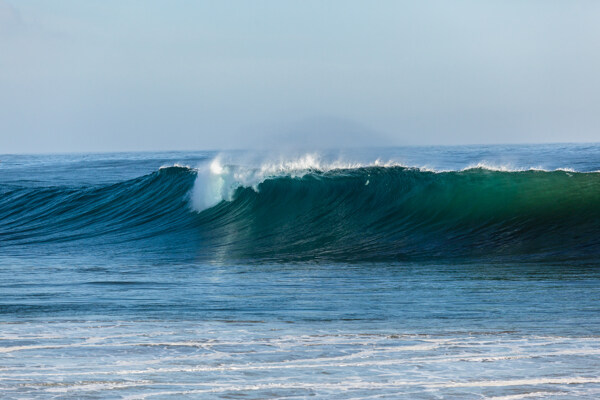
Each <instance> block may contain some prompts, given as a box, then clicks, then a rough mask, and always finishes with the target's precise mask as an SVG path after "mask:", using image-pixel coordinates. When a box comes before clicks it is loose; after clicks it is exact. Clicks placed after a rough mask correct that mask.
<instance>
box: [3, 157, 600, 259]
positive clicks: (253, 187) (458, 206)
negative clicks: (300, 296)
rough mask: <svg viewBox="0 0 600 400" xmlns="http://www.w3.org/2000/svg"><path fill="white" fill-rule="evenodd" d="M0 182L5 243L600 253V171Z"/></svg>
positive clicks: (388, 166)
mask: <svg viewBox="0 0 600 400" xmlns="http://www.w3.org/2000/svg"><path fill="white" fill-rule="evenodd" d="M313 161H314V160H313ZM0 190H1V191H2V198H1V200H0V246H1V247H2V248H4V249H8V248H10V247H12V246H19V247H21V248H22V247H23V246H27V247H29V248H32V247H35V246H37V245H48V244H58V243H61V244H67V245H71V246H72V248H73V249H74V250H71V251H83V249H89V248H94V247H99V246H103V248H104V249H109V250H110V249H111V248H117V247H118V248H122V249H125V250H124V251H128V252H131V251H132V249H135V250H137V252H141V251H148V252H151V253H157V252H160V253H162V254H164V253H167V254H172V253H177V252H179V253H186V254H190V255H193V257H195V258H202V259H211V260H217V261H223V260H245V261H253V260H261V261H264V260H267V261H274V262H279V261H307V260H310V261H315V262H320V261H324V262H327V261H347V262H353V261H357V262H359V261H402V260H413V259H432V260H435V259H460V260H464V259H506V258H512V257H514V258H518V259H519V260H523V259H526V260H540V259H544V260H547V259H560V260H564V259H570V260H574V259H598V257H599V256H600V207H599V204H600V174H599V173H582V172H574V171H565V170H557V171H541V170H521V171H505V170H497V169H491V168H487V167H486V166H475V167H472V168H468V169H465V170H460V171H443V172H440V171H428V170H423V169H418V168H408V167H404V166H400V165H397V164H392V163H380V162H377V163H374V164H371V165H356V164H354V165H346V164H342V163H338V164H328V165H319V164H315V163H314V162H313V163H311V162H310V160H308V163H300V164H294V165H291V164H271V165H266V166H262V167H261V168H255V169H251V168H241V167H235V166H232V165H229V166H227V165H225V166H224V165H221V164H220V163H219V162H218V160H216V161H214V162H213V163H212V164H211V165H209V166H206V167H205V168H204V167H203V168H199V169H191V168H187V167H180V166H174V167H166V168H161V169H160V170H158V171H156V172H154V173H152V174H149V175H146V176H142V177H139V178H137V179H134V180H130V181H124V182H120V183H117V184H113V185H108V186H97V187H94V186H91V187H47V188H31V187H20V186H14V185H13V186H3V187H2V188H1V189H0ZM84 244H85V246H84Z"/></svg>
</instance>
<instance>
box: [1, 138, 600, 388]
mask: <svg viewBox="0 0 600 400" xmlns="http://www.w3.org/2000/svg"><path fill="white" fill-rule="evenodd" d="M0 160H1V162H0V193H2V198H1V200H0V396H1V397H2V398H19V399H20V398H92V399H95V398H130V399H135V398H159V399H161V398H186V397H187V398H238V397H241V398H250V399H263V398H288V397H290V398H292V397H296V398H304V397H309V396H310V397H316V398H344V399H347V398H361V399H362V398H407V399H415V398H417V399H418V398H423V399H434V398H456V399H464V398H475V399H476V398H499V399H521V398H524V399H526V398H565V399H567V398H573V397H580V398H590V399H592V398H597V397H598V396H600V375H599V374H598V371H600V336H599V335H600V268H599V260H600V211H599V210H600V207H598V205H599V204H600V175H599V174H598V172H595V171H598V170H600V146H599V145H544V146H485V147H483V146H469V147H439V148H433V147H428V148H414V147H410V148H394V149H365V150H355V151H345V152H338V151H329V152H321V153H319V154H314V153H307V154H304V153H299V154H286V155H280V154H277V155H273V154H264V153H263V154H257V153H249V152H230V153H215V152H189V153H181V152H176V153H113V154H79V155H35V156H32V155H5V156H0Z"/></svg>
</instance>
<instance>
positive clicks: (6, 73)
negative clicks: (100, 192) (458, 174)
mask: <svg viewBox="0 0 600 400" xmlns="http://www.w3.org/2000/svg"><path fill="white" fill-rule="evenodd" d="M599 20H600V3H598V2H594V1H571V2H559V1H541V0H536V1H526V2H518V1H500V0H491V1H488V2H476V1H454V2H442V1H423V2H418V3H413V2H403V1H382V2H377V3H370V4H367V3H363V2H358V1H343V2H342V1H330V2H319V1H302V2H301V1H291V2H276V1H258V2H241V1H240V2H236V1H228V2H204V1H201V2H186V1H170V2H168V3H167V2H160V1H144V2H141V1H132V0H125V1H108V2H106V1H99V0H98V1H86V2H78V1H74V0H65V1H56V2H44V1H41V0H20V1H15V0H0V153H39V152H80V151H148V150H200V149H232V148H268V147H273V146H275V147H278V146H305V145H309V146H317V147H335V146H336V145H339V146H340V147H343V146H363V145H365V146H366V145H379V146H388V145H389V146H391V145H453V144H476V143H477V144H492V143H541V142H597V141H600V132H599V127H600V112H599V111H600V77H599V75H598V71H600V52H598V51H597V50H598V49H599V48H600V24H598V21H599Z"/></svg>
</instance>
